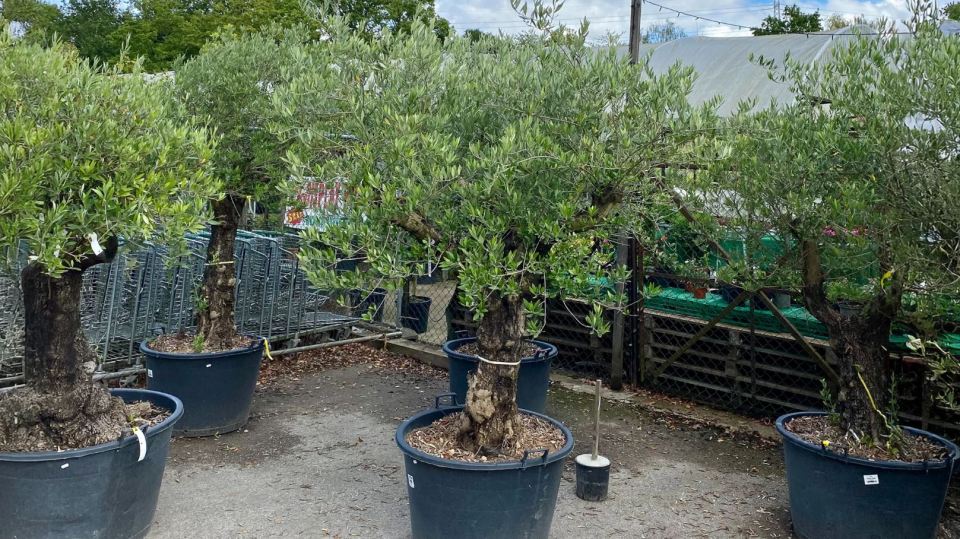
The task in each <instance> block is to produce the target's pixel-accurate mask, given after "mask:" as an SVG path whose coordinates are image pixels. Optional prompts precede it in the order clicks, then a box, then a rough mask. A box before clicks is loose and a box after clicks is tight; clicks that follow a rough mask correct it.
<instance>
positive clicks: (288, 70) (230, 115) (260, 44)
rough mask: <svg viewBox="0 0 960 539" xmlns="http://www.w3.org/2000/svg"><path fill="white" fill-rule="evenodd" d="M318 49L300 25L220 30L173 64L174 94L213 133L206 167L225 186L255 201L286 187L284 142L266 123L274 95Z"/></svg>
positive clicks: (304, 67) (316, 55) (306, 65)
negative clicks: (210, 160) (215, 37)
mask: <svg viewBox="0 0 960 539" xmlns="http://www.w3.org/2000/svg"><path fill="white" fill-rule="evenodd" d="M311 47H313V48H315V49H317V52H316V53H311V52H310V51H309V49H310V48H311ZM320 49H322V46H320V45H319V44H316V43H313V44H311V43H310V39H309V35H308V33H307V32H306V31H305V30H304V29H303V28H298V29H292V30H281V29H268V30H265V31H263V32H259V33H255V34H243V35H224V36H223V37H221V38H220V39H219V40H217V41H216V42H213V43H211V44H209V45H208V46H207V47H206V48H205V49H204V50H203V52H202V53H201V54H200V55H199V56H197V57H195V58H193V59H191V60H189V61H187V62H186V63H184V64H183V65H181V66H180V67H179V68H178V69H177V74H176V81H175V84H174V93H175V95H176V97H177V98H178V99H179V101H180V102H181V103H182V104H183V106H184V108H185V110H186V111H187V113H188V114H190V115H192V116H193V117H195V118H196V119H197V121H198V122H202V123H206V124H207V125H208V126H209V127H210V128H211V129H212V130H213V131H214V132H215V133H216V134H217V136H218V137H219V144H218V146H217V152H216V154H215V155H214V158H213V166H214V171H215V173H216V175H217V177H219V178H220V179H221V180H222V181H223V183H224V192H226V193H229V194H232V195H238V196H241V197H244V196H249V197H253V198H254V199H257V200H260V199H262V198H264V197H269V196H275V195H277V194H278V193H279V191H278V190H280V189H282V188H284V187H285V186H286V184H287V179H288V176H289V173H288V172H287V166H286V164H285V163H284V162H283V161H282V158H283V155H284V153H285V144H284V141H282V140H280V139H279V138H278V137H277V136H276V135H275V134H274V132H272V131H271V129H270V124H271V122H272V121H273V120H274V119H275V118H276V108H275V107H274V103H273V100H274V96H275V93H276V92H277V90H278V89H279V88H280V87H282V86H283V85H284V84H286V83H287V82H289V81H290V80H291V79H292V78H293V77H294V76H296V75H297V74H298V73H301V72H303V71H306V70H308V69H311V65H312V62H313V61H314V60H317V59H319V55H320V52H319V50H320Z"/></svg>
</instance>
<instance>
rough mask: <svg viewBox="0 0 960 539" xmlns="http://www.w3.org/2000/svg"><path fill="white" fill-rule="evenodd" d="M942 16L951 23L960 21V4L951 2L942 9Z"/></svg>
mask: <svg viewBox="0 0 960 539" xmlns="http://www.w3.org/2000/svg"><path fill="white" fill-rule="evenodd" d="M943 15H944V16H945V17H946V18H948V19H950V20H953V21H960V3H958V2H953V3H952V4H947V5H946V6H945V7H944V8H943Z"/></svg>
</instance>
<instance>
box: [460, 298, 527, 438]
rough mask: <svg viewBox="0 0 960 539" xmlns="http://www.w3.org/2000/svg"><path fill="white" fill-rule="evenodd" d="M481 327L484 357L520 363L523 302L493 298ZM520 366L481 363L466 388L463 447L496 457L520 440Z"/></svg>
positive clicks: (515, 299) (481, 351)
mask: <svg viewBox="0 0 960 539" xmlns="http://www.w3.org/2000/svg"><path fill="white" fill-rule="evenodd" d="M488 305H489V308H488V310H487V312H486V313H485V315H484V317H483V318H482V319H481V320H480V325H479V327H478V328H477V346H478V348H479V354H480V356H481V357H483V358H484V359H486V360H488V361H492V362H497V363H515V362H517V361H519V359H520V356H521V350H522V349H523V334H524V330H525V324H524V315H523V303H522V302H521V300H520V298H518V297H513V296H508V297H499V296H494V297H492V298H491V299H490V300H489V302H488ZM518 372H519V366H517V365H496V364H492V363H487V362H484V361H480V365H479V366H478V368H477V371H476V373H475V374H474V375H472V376H471V377H470V381H469V385H468V388H467V402H466V414H464V423H463V425H461V440H460V441H461V444H463V446H464V447H465V448H468V449H471V450H475V451H476V450H480V451H481V452H484V453H487V454H495V453H497V451H498V450H499V448H501V447H506V446H508V445H509V444H511V443H512V442H513V440H514V439H516V437H517V435H518V434H519V429H520V424H519V422H518V415H517V399H516V397H517V373H518Z"/></svg>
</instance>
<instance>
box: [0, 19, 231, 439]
mask: <svg viewBox="0 0 960 539" xmlns="http://www.w3.org/2000/svg"><path fill="white" fill-rule="evenodd" d="M171 103H172V100H170V98H169V93H168V92H167V88H165V87H164V86H163V85H162V84H150V83H147V82H145V81H144V80H143V79H142V77H140V73H139V72H137V71H135V72H134V73H133V75H132V76H120V75H119V73H118V72H116V71H106V72H104V71H102V70H101V68H100V67H98V66H96V65H94V64H91V63H89V62H82V61H79V60H78V58H77V56H76V55H75V54H74V53H71V52H67V51H66V50H65V49H64V48H63V47H62V46H61V45H59V44H54V45H53V46H52V47H50V48H41V47H40V46H38V45H36V44H31V43H29V42H27V41H24V40H16V39H13V38H12V37H11V35H10V33H9V32H8V29H7V28H3V31H0V243H2V245H3V249H4V253H5V254H7V255H9V256H10V257H13V258H14V259H15V257H16V254H17V253H18V252H19V251H20V250H21V249H22V250H24V251H25V253H24V254H25V256H26V257H27V259H26V261H27V264H26V266H25V267H24V268H23V270H22V272H21V274H20V279H21V287H22V292H23V300H24V357H23V366H24V379H25V382H26V386H27V387H26V388H22V389H18V390H15V391H13V392H11V393H8V394H6V395H4V396H2V397H0V451H10V450H14V451H16V450H39V449H42V450H56V449H61V448H68V447H84V446H88V445H93V444H97V443H102V442H107V441H110V440H115V439H117V437H118V436H119V435H120V434H121V432H122V431H121V429H122V428H123V427H125V426H127V425H128V420H127V417H126V412H125V408H124V406H123V404H122V402H121V401H120V400H119V399H115V398H112V397H110V396H109V394H108V393H107V392H106V390H105V389H104V388H103V387H101V386H100V385H97V384H94V383H92V382H91V381H90V376H89V373H90V372H92V370H93V369H92V368H90V369H87V370H85V367H88V366H92V365H93V364H94V363H92V362H93V361H94V355H93V353H92V352H91V351H90V349H89V347H88V345H87V342H86V340H85V338H84V335H83V332H82V330H81V327H80V292H81V285H82V277H83V272H84V271H85V270H86V269H88V268H90V267H92V266H94V265H96V264H99V263H101V262H104V261H106V260H109V259H110V258H111V257H112V256H113V254H114V253H115V252H116V250H117V248H118V243H119V241H120V239H121V238H122V239H123V241H124V242H126V243H130V242H135V241H137V240H141V239H144V238H148V237H153V236H155V235H157V234H162V235H163V237H164V239H165V241H167V242H169V243H170V244H171V245H174V246H175V245H177V243H178V241H177V240H178V239H179V240H181V243H182V237H183V233H184V231H185V230H189V229H195V228H197V227H198V226H200V225H201V224H202V222H203V216H204V211H203V209H204V207H203V204H202V202H201V201H202V200H203V199H204V198H206V197H209V196H210V195H211V194H212V193H213V192H215V190H216V188H217V185H216V182H215V181H214V180H213V179H212V177H211V176H210V175H209V174H208V173H207V171H206V162H207V160H208V159H209V158H210V156H211V152H212V144H211V142H210V141H209V139H208V136H207V133H206V132H205V131H203V130H200V129H195V128H192V127H190V125H189V124H188V123H185V122H184V121H183V118H182V116H180V115H179V113H178V111H177V110H175V109H174V108H172V106H171ZM5 258H6V257H5ZM87 362H90V365H88V366H85V365H84V363H87Z"/></svg>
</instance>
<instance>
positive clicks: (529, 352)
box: [457, 341, 541, 357]
mask: <svg viewBox="0 0 960 539" xmlns="http://www.w3.org/2000/svg"><path fill="white" fill-rule="evenodd" d="M540 349H541V348H540V347H539V346H537V345H535V344H533V343H532V342H525V343H523V349H522V350H521V351H520V352H521V356H520V357H533V355H534V354H536V353H537V350H540ZM457 352H460V353H461V354H466V355H468V356H475V355H477V354H478V353H479V352H480V347H479V346H477V342H476V341H474V342H468V343H467V344H465V345H463V346H461V347H459V348H457Z"/></svg>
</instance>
